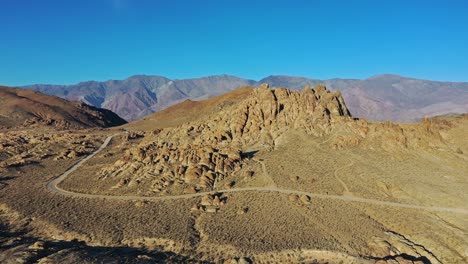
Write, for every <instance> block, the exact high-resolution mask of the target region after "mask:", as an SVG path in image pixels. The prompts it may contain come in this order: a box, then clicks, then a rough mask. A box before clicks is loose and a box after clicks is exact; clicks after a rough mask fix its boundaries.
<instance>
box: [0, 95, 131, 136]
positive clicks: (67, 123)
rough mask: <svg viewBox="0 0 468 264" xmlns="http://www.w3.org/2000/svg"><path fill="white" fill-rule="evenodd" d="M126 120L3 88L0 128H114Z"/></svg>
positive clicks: (110, 114)
mask: <svg viewBox="0 0 468 264" xmlns="http://www.w3.org/2000/svg"><path fill="white" fill-rule="evenodd" d="M125 123H126V122H125V120H123V119H122V118H120V117H119V116H118V115H116V114H114V113H113V112H111V111H109V110H106V109H99V108H96V107H93V106H89V105H87V104H85V103H82V102H70V101H67V100H64V99H61V98H58V97H55V96H49V95H45V94H42V93H40V92H35V91H30V90H24V89H18V88H10V87H4V86H0V126H1V127H3V128H12V127H27V128H31V127H34V126H43V125H44V126H53V127H56V128H61V129H68V128H75V129H76V128H91V127H112V126H119V125H123V124H125Z"/></svg>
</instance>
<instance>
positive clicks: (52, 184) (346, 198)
mask: <svg viewBox="0 0 468 264" xmlns="http://www.w3.org/2000/svg"><path fill="white" fill-rule="evenodd" d="M114 136H116V135H112V136H109V137H107V138H106V140H105V141H104V143H103V144H102V145H101V147H100V148H99V149H98V150H96V151H95V152H93V153H92V154H90V155H89V156H87V157H86V158H84V159H83V160H81V161H80V162H78V163H77V164H75V165H73V166H72V167H71V168H70V169H68V170H67V171H65V172H64V173H63V174H61V175H59V176H58V177H56V178H54V179H52V180H51V181H50V182H48V183H47V189H48V190H49V191H51V192H53V193H58V194H61V195H66V196H70V197H79V198H88V199H111V200H125V201H127V200H128V201H135V200H145V201H164V200H176V199H190V198H196V197H201V196H204V195H207V194H210V193H213V191H211V192H200V193H195V194H182V195H173V196H153V197H146V196H133V195H129V196H117V195H100V194H87V193H77V192H71V191H67V190H64V189H62V188H60V187H58V186H57V185H58V184H59V183H60V182H62V181H63V180H65V179H66V178H67V177H68V175H70V173H72V172H73V171H75V170H76V169H78V168H79V167H80V166H81V165H83V164H84V163H85V162H86V161H88V160H89V159H91V158H92V157H94V156H95V155H96V154H98V153H99V152H101V151H102V150H103V149H104V148H106V147H107V145H108V144H109V143H110V141H111V140H112V138H113V137H114ZM347 166H352V164H348V165H345V167H347ZM262 169H263V170H264V173H268V172H266V168H265V167H264V166H262ZM339 169H340V168H339ZM216 192H221V193H237V192H276V193H283V194H297V195H308V196H310V197H315V198H320V199H332V200H340V201H345V202H355V203H366V204H373V205H379V206H389V207H400V208H410V209H416V210H426V211H438V212H450V213H457V214H468V209H463V208H450V207H437V206H421V205H413V204H404V203H395V202H386V201H380V200H374V199H367V198H360V197H355V196H349V195H330V194H318V193H311V192H304V191H297V190H288V189H280V188H277V187H245V188H233V189H227V190H217V191H216Z"/></svg>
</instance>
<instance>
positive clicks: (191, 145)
mask: <svg viewBox="0 0 468 264" xmlns="http://www.w3.org/2000/svg"><path fill="white" fill-rule="evenodd" d="M346 120H351V115H350V113H349V111H348V109H347V108H346V104H345V103H344V101H343V98H342V97H341V95H340V93H339V92H330V91H328V90H327V89H326V87H325V86H323V85H318V86H316V87H314V89H312V88H310V87H309V86H308V87H305V88H304V89H303V90H302V91H301V92H298V91H290V90H288V89H285V88H277V89H269V88H268V85H267V84H264V85H262V86H261V87H260V88H258V89H255V88H249V94H248V96H246V97H245V99H244V100H242V101H240V102H238V103H236V104H233V105H227V106H225V107H224V108H222V109H220V110H219V111H217V112H214V113H213V114H211V115H208V116H206V117H205V118H202V119H200V120H197V121H195V122H189V123H184V124H182V125H180V126H178V127H175V128H166V129H162V130H158V131H157V133H152V134H157V136H156V137H155V138H154V137H153V136H151V135H149V136H148V138H145V140H144V141H143V142H142V143H141V144H140V145H139V146H137V147H135V148H132V149H130V150H128V151H127V153H126V155H125V156H124V157H123V158H122V159H121V160H119V161H117V162H116V163H115V164H113V165H112V166H110V167H107V168H105V169H104V170H102V171H101V178H103V179H104V178H108V177H113V178H114V177H118V178H120V179H121V180H120V182H119V184H118V185H117V186H115V188H120V187H122V186H125V185H129V186H130V185H133V184H140V183H142V182H147V181H150V182H151V186H152V188H151V191H152V192H161V191H163V190H164V189H166V188H167V186H170V185H173V184H174V183H177V184H178V185H182V186H184V188H185V192H188V193H189V192H194V191H198V190H207V189H208V190H209V189H212V188H213V187H215V184H216V181H217V180H221V179H224V178H226V177H229V175H231V174H233V173H236V172H237V171H239V169H240V168H241V166H242V158H243V156H242V150H243V149H245V147H247V146H252V145H256V144H263V145H273V144H274V139H275V138H277V137H278V136H279V135H281V134H282V133H284V132H285V131H287V130H288V129H304V130H305V131H307V133H309V134H311V135H315V136H320V135H323V134H325V133H328V132H329V131H330V129H331V127H332V124H334V123H340V122H345V121H346Z"/></svg>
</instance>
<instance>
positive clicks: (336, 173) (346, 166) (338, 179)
mask: <svg viewBox="0 0 468 264" xmlns="http://www.w3.org/2000/svg"><path fill="white" fill-rule="evenodd" d="M349 161H350V163H349V164H348V165H345V166H343V167H340V168H337V169H336V170H335V172H334V175H335V179H336V180H337V181H339V182H340V184H341V186H343V189H344V192H343V195H344V196H353V194H352V193H351V192H350V191H349V188H348V185H346V183H345V182H344V181H343V180H341V178H340V177H339V176H338V171H340V170H344V169H346V168H349V167H351V166H353V165H354V161H353V160H351V159H350V160H349Z"/></svg>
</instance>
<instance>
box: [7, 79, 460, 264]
mask: <svg viewBox="0 0 468 264" xmlns="http://www.w3.org/2000/svg"><path fill="white" fill-rule="evenodd" d="M246 98H248V99H246V100H241V101H240V102H238V101H236V102H234V103H226V104H223V105H222V106H221V107H220V105H219V104H215V105H214V106H213V107H214V108H213V109H216V110H209V111H208V110H206V109H205V110H203V111H205V113H206V118H202V119H196V120H195V118H193V120H195V121H192V122H187V121H186V118H184V122H181V123H175V124H171V126H167V127H160V128H158V129H153V130H148V129H138V127H128V128H119V129H114V130H107V131H96V132H93V131H88V132H69V133H64V134H63V135H62V134H60V133H58V132H57V134H54V133H55V132H42V133H41V132H40V131H27V132H22V131H17V132H14V135H13V134H8V133H13V132H5V133H6V134H2V135H3V136H2V139H3V138H6V137H7V136H8V140H7V141H8V142H6V143H4V144H3V145H2V146H3V148H4V149H7V150H8V151H2V154H1V155H2V156H1V158H2V159H1V161H2V163H1V164H7V165H4V166H3V168H4V169H3V171H1V172H0V173H1V177H2V178H1V182H2V189H1V192H0V201H1V203H2V210H1V212H2V215H1V219H2V225H3V227H2V228H3V230H5V231H3V230H2V232H3V233H4V234H5V239H4V240H3V241H2V245H1V247H2V251H3V253H2V256H3V257H4V259H14V258H20V257H17V256H19V255H21V258H23V257H24V259H25V260H26V261H29V262H34V261H41V260H43V261H44V262H46V261H48V260H50V261H52V262H54V261H55V262H60V261H59V260H70V262H73V261H88V262H99V261H101V262H102V261H104V262H107V260H110V259H109V255H111V254H115V253H116V252H126V253H122V255H121V256H122V259H117V260H115V261H117V262H119V261H120V262H124V261H130V262H132V261H133V262H140V261H141V262H142V261H143V260H147V261H149V262H150V261H163V260H165V261H167V262H202V261H206V262H221V261H226V262H239V263H249V262H256V263H257V262H258V263H262V262H311V263H317V262H318V263H326V262H328V263H340V262H342V263H374V262H384V263H385V262H389V263H391V262H393V263H395V262H397V263H408V262H409V263H411V262H415V263H464V262H466V261H467V260H468V259H467V258H468V255H467V254H468V241H467V229H468V220H467V217H466V216H467V210H468V208H466V203H467V201H468V197H467V196H466V190H467V189H468V186H467V182H466V175H467V173H468V165H467V162H466V161H467V158H468V156H467V153H468V149H467V145H466V142H465V140H464V135H466V132H467V128H468V118H467V116H453V117H440V118H434V119H428V120H425V121H423V122H421V123H419V124H409V125H397V124H392V123H375V124H374V123H368V122H366V121H364V120H354V119H353V118H352V117H351V116H350V115H349V112H348V111H347V109H346V106H345V104H344V102H343V101H342V99H341V97H340V95H339V93H330V92H328V91H327V90H326V89H325V88H324V87H316V88H314V89H311V88H306V89H305V90H304V91H302V92H290V91H288V90H286V89H284V90H281V89H277V90H276V89H275V90H273V91H272V90H271V89H268V88H267V87H262V88H260V89H258V90H254V91H250V90H248V89H247V90H246ZM236 100H238V99H236ZM210 107H211V106H210ZM218 107H220V108H219V109H218ZM149 122H151V120H149ZM144 127H145V128H146V127H151V126H149V125H148V124H145V126H144ZM125 129H126V130H127V131H126V130H125ZM21 138H22V139H21ZM106 138H108V139H109V141H108V145H105V147H104V148H102V149H101V150H100V151H99V152H96V153H95V155H94V156H92V157H91V156H90V157H91V158H90V159H89V160H86V162H83V163H82V164H80V166H78V167H76V169H75V170H74V171H71V172H69V173H66V177H64V178H63V179H62V180H61V181H55V182H54V179H57V178H56V177H57V176H60V175H64V173H65V172H67V171H68V170H69V168H70V167H72V166H73V165H74V164H76V163H77V162H79V161H80V160H82V159H83V158H84V157H88V156H89V155H91V154H92V153H93V152H94V151H96V150H98V148H99V146H101V144H102V143H103V142H105V139H106ZM23 140H25V141H23ZM25 142H27V143H25ZM52 142H53V144H52ZM8 144H10V145H8ZM25 144H36V145H25ZM22 146H23V147H24V149H22V148H21V147H22ZM25 152H26V153H27V154H28V155H25V154H24V153H25ZM20 159H23V160H24V162H22V161H21V162H16V161H17V160H20ZM13 161H15V162H13ZM29 161H31V162H29ZM50 183H53V185H54V186H57V187H58V189H56V190H53V191H51V190H49V189H48V188H47V185H48V184H50ZM66 192H68V193H66ZM399 205H403V206H399ZM439 209H440V210H439ZM12 237H14V238H12ZM16 238H20V239H19V240H16V241H15V239H16ZM22 241H24V242H22ZM22 252H27V254H23V253H22ZM31 252H32V253H31ZM57 252H62V253H60V254H59V253H57ZM28 254H30V255H28Z"/></svg>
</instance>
